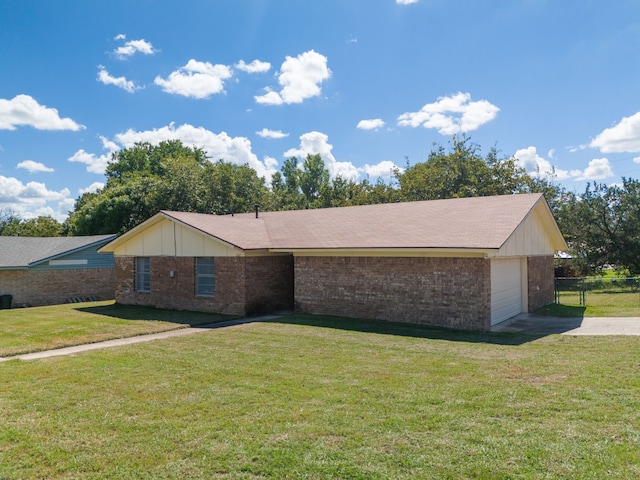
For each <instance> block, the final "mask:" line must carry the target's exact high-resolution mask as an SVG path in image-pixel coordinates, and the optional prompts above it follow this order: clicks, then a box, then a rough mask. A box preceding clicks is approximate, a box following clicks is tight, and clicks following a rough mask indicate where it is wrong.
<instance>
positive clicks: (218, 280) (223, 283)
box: [115, 256, 293, 315]
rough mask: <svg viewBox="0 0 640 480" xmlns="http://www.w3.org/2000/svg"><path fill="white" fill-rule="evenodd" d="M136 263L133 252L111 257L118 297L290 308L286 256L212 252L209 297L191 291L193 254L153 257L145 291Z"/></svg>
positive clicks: (196, 306)
mask: <svg viewBox="0 0 640 480" xmlns="http://www.w3.org/2000/svg"><path fill="white" fill-rule="evenodd" d="M134 263H135V262H134V257H116V258H115V272H116V285H117V287H116V301H117V302H118V303H122V304H127V305H150V306H155V307H158V308H170V309H175V310H190V311H198V312H212V313H224V314H229V315H248V314H252V313H264V312H268V311H273V310H279V309H290V308H292V304H293V273H292V271H293V261H292V258H291V257H290V256H270V257H216V258H215V267H214V269H215V289H214V295H213V297H199V296H196V295H195V259H194V258H193V257H151V292H148V293H146V292H137V291H136V289H135V268H134ZM171 271H173V272H174V276H173V277H171V276H170V272H171Z"/></svg>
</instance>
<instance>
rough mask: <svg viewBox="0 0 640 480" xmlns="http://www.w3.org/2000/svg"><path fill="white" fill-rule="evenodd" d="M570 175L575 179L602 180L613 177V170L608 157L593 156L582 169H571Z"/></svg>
mask: <svg viewBox="0 0 640 480" xmlns="http://www.w3.org/2000/svg"><path fill="white" fill-rule="evenodd" d="M571 175H572V176H574V177H576V178H575V179H576V180H577V181H585V180H603V179H605V178H609V177H613V170H612V168H611V164H610V163H609V159H607V158H594V159H593V160H591V161H590V162H589V165H588V166H587V168H585V169H584V170H572V171H571Z"/></svg>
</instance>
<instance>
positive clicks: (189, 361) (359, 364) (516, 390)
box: [0, 315, 640, 479]
mask: <svg viewBox="0 0 640 480" xmlns="http://www.w3.org/2000/svg"><path fill="white" fill-rule="evenodd" d="M639 372H640V337H571V336H561V335H552V336H546V337H526V336H522V335H517V334H485V333H464V332H449V331H445V330H438V329H429V328H421V327H417V326H407V325H394V324H387V323H383V322H367V321H362V320H353V319H343V318H331V317H315V316H314V317H312V316H302V315H292V316H289V317H284V318H281V319H278V320H275V321H271V322H259V323H253V324H247V325H243V326H236V327H231V328H222V329H216V330H211V331H208V332H206V333H201V334H198V335H193V336H187V337H180V338H174V339H167V340H160V341H155V342H151V343H144V344H139V345H132V346H127V347H119V348H113V349H107V350H99V351H93V352H88V353H84V354H79V355H75V356H70V357H55V358H51V359H47V360H38V361H28V362H26V361H19V360H12V361H9V362H5V363H0V419H1V421H0V478H8V479H14V478H47V479H93V478H95V479H98V478H118V479H139V478H143V479H162V478H176V479H186V478H189V479H191V478H203V479H205V478H206V479H210V478H214V479H215V478H221V479H223V478H224V479H227V478H228V479H243V478H247V479H255V478H292V479H298V478H311V479H325V478H335V479H348V478H358V479H359V478H363V479H365V478H374V479H375V478H380V479H388V478H394V479H395V478H401V479H402V478H405V479H415V478H436V479H438V478H443V479H445V478H447V479H458V478H486V479H500V478H505V479H506V478H526V479H529V478H532V479H537V478H540V479H542V478H580V479H602V478H624V479H628V478H640V395H639V394H638V392H640V375H639Z"/></svg>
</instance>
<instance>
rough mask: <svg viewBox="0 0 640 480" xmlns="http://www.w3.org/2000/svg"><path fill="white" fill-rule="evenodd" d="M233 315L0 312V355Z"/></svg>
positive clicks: (87, 309) (131, 309)
mask: <svg viewBox="0 0 640 480" xmlns="http://www.w3.org/2000/svg"><path fill="white" fill-rule="evenodd" d="M233 318H236V317H232V316H229V315H218V314H211V313H199V312H180V311H174V310H164V309H157V308H152V307H140V306H129V305H119V304H116V303H115V302H113V301H103V302H87V303H73V304H63V305H53V306H46V307H31V308H15V309H10V310H0V330H1V331H2V335H0V357H10V356H15V355H20V354H24V353H33V352H39V351H43V350H53V349H57V348H63V347H71V346H75V345H82V344H86V343H96V342H101V341H105V340H113V339H117V338H124V337H134V336H138V335H145V334H149V333H159V332H165V331H169V330H175V329H179V328H188V327H190V326H196V325H205V324H208V323H216V322H220V321H225V320H230V319H233Z"/></svg>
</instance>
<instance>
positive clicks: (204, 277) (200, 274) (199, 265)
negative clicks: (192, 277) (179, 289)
mask: <svg viewBox="0 0 640 480" xmlns="http://www.w3.org/2000/svg"><path fill="white" fill-rule="evenodd" d="M215 283H216V282H215V274H214V263H213V258H211V257H196V296H198V297H213V291H214V288H215Z"/></svg>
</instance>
